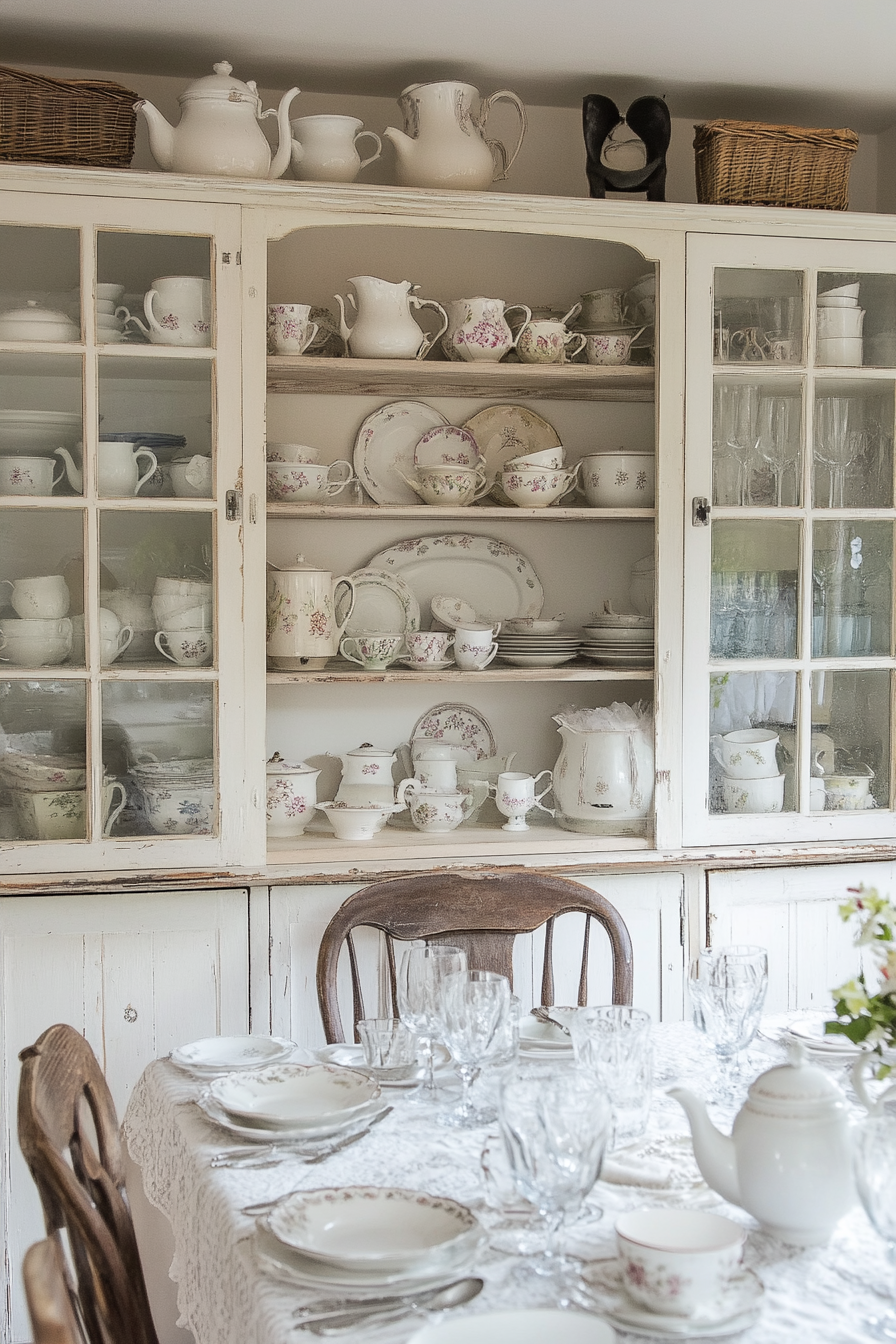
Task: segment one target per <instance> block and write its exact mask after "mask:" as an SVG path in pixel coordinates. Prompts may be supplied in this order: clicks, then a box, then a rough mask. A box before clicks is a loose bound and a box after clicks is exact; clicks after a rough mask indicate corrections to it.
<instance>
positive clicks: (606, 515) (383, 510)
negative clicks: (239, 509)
mask: <svg viewBox="0 0 896 1344" xmlns="http://www.w3.org/2000/svg"><path fill="white" fill-rule="evenodd" d="M267 514H268V517H269V518H333V519H348V518H397V519H405V518H406V519H408V520H409V521H413V522H420V521H421V519H423V520H425V521H426V522H429V521H430V520H431V519H433V518H447V519H451V520H455V519H456V520H457V521H459V522H466V523H469V522H472V521H473V520H474V519H475V520H476V521H479V522H481V521H482V519H483V518H488V519H500V520H501V521H502V522H507V521H508V520H512V521H516V520H517V519H518V518H527V519H529V518H533V519H536V520H541V521H542V522H548V523H563V522H567V523H583V522H595V521H597V520H598V519H602V520H604V521H606V522H609V521H613V520H619V519H624V520H626V521H629V522H636V521H639V520H646V521H649V520H650V519H651V518H655V517H656V509H597V508H586V507H582V508H563V507H562V506H561V507H556V506H554V505H551V506H550V507H548V508H546V509H518V508H509V507H507V506H505V505H501V504H472V505H470V506H469V507H467V508H460V507H453V508H452V507H449V506H448V505H438V504H279V503H277V504H275V503H269V504H268V506H267Z"/></svg>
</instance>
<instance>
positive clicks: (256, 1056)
mask: <svg viewBox="0 0 896 1344" xmlns="http://www.w3.org/2000/svg"><path fill="white" fill-rule="evenodd" d="M295 1049H296V1044H295V1041H287V1040H284V1039H283V1038H282V1037H280V1036H207V1037H206V1038H205V1039H203V1040H201V1041H192V1042H191V1043H190V1044H189V1045H180V1046H178V1048H177V1049H176V1050H172V1051H171V1055H170V1059H171V1063H172V1064H175V1065H176V1066H177V1067H178V1068H179V1069H185V1070H186V1071H187V1072H188V1073H195V1074H197V1075H200V1076H203V1075H204V1076H208V1075H210V1074H219V1073H235V1072H237V1071H238V1070H240V1069H260V1068H263V1067H264V1066H265V1065H267V1064H279V1063H281V1062H282V1061H283V1060H286V1059H288V1058H289V1057H290V1055H291V1054H292V1053H293V1051H294V1050H295Z"/></svg>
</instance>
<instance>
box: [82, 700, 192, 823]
mask: <svg viewBox="0 0 896 1344" xmlns="http://www.w3.org/2000/svg"><path fill="white" fill-rule="evenodd" d="M214 696H215V688H214V686H212V685H210V684H208V683H206V684H200V683H192V682H183V681H181V682H175V683H174V684H170V683H169V684H163V683H161V682H157V681H153V682H146V681H144V682H140V681H137V682H108V683H107V684H106V685H104V686H103V763H104V765H105V768H106V772H107V774H108V776H109V777H111V778H114V779H117V780H119V781H120V782H121V783H122V784H123V785H124V788H125V790H126V793H127V801H126V804H125V807H124V809H123V811H122V812H121V814H120V816H119V817H118V818H117V819H116V821H115V823H114V825H113V828H112V834H113V835H115V836H140V835H213V834H214V833H215V832H216V831H217V827H218V805H217V787H216V771H215V760H214V740H215V738H214Z"/></svg>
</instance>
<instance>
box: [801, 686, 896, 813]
mask: <svg viewBox="0 0 896 1344" xmlns="http://www.w3.org/2000/svg"><path fill="white" fill-rule="evenodd" d="M890 697H891V674H890V673H889V672H888V671H886V670H885V669H884V668H881V669H879V670H875V671H873V672H813V674H812V721H813V723H812V729H813V742H812V747H813V772H814V773H820V776H821V778H822V779H823V781H824V788H825V811H828V812H852V811H861V810H863V809H865V808H869V807H889V806H890ZM816 734H817V737H818V743H819V746H818V748H817V749H816Z"/></svg>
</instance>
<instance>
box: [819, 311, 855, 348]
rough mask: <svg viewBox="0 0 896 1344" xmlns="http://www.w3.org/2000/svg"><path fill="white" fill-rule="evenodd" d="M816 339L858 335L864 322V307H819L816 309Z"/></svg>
mask: <svg viewBox="0 0 896 1344" xmlns="http://www.w3.org/2000/svg"><path fill="white" fill-rule="evenodd" d="M815 316H816V323H817V328H818V339H819V340H828V339H829V338H830V337H832V336H835V337H836V336H846V337H853V338H855V337H860V336H861V335H862V326H863V324H864V322H865V310H864V308H819V309H817V311H816V314H815Z"/></svg>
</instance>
